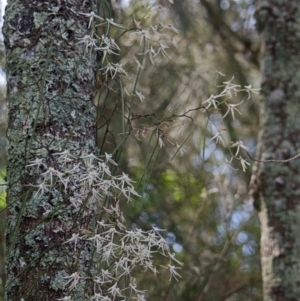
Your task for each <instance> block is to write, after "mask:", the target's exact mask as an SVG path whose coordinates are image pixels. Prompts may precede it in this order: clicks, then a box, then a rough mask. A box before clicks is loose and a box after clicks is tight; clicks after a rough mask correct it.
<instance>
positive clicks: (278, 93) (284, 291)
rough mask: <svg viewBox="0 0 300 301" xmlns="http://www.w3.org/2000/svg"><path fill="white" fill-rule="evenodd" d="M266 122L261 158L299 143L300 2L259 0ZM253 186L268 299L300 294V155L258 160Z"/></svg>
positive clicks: (292, 299) (282, 300)
mask: <svg viewBox="0 0 300 301" xmlns="http://www.w3.org/2000/svg"><path fill="white" fill-rule="evenodd" d="M256 17H257V22H258V29H259V31H260V32H261V35H262V44H263V48H264V49H263V54H262V55H263V57H262V63H263V66H262V68H263V69H262V70H263V83H262V94H263V96H264V99H265V101H264V122H263V133H262V136H261V141H260V143H261V147H262V149H261V154H262V155H261V157H260V159H261V160H269V159H274V160H283V159H288V158H290V157H293V156H294V155H296V154H297V153H298V152H299V149H300V140H299V134H300V119H299V116H300V54H299V45H300V34H299V32H300V2H299V1H290V0H268V1H266V0H261V1H258V5H257V13H256ZM252 188H253V192H254V197H255V199H256V200H255V202H256V204H258V206H257V207H259V211H260V212H259V216H260V220H261V227H262V235H261V263H262V271H263V287H264V300H265V301H275V300H276V301H296V300H299V298H300V160H299V159H297V160H293V161H291V162H288V163H278V162H277V163H275V162H264V163H259V166H258V169H257V170H256V172H255V174H254V175H253V179H252Z"/></svg>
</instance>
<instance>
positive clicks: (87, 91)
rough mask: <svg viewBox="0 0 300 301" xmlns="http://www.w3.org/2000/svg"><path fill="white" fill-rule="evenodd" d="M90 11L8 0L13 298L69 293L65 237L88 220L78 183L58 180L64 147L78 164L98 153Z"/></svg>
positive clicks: (79, 296) (79, 5)
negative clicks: (77, 203) (73, 202)
mask: <svg viewBox="0 0 300 301" xmlns="http://www.w3.org/2000/svg"><path fill="white" fill-rule="evenodd" d="M90 11H91V4H90V3H89V1H82V0H49V1H35V0H28V1H16V0H11V1H8V6H7V8H6V16H5V28H4V34H5V39H6V50H7V66H6V68H7V75H8V107H9V120H8V132H7V135H8V139H9V150H8V156H9V157H8V167H7V181H8V191H7V192H8V194H7V202H8V218H7V233H6V235H7V236H6V240H7V248H8V252H7V265H6V270H7V286H6V300H7V301H8V300H9V301H17V300H18V301H20V300H45V301H46V300H49V301H50V300H51V301H54V300H57V299H59V298H63V297H64V296H66V295H67V289H66V288H65V285H63V283H65V282H66V281H67V279H68V278H66V275H70V274H71V273H73V272H74V271H76V264H78V262H75V260H74V257H73V253H74V248H72V247H71V246H70V244H64V242H65V241H66V240H68V239H69V238H70V236H71V233H72V231H73V232H75V231H76V229H77V230H78V229H79V228H80V227H82V224H83V223H84V221H82V220H79V219H77V220H76V218H77V217H78V216H77V215H76V213H74V210H72V208H71V206H70V196H72V194H73V192H74V187H73V184H72V183H67V182H64V185H62V182H61V181H59V180H58V177H59V176H58V175H60V174H59V172H60V171H61V170H60V169H61V168H62V166H63V164H64V163H63V162H62V160H61V159H62V157H59V155H57V153H59V152H64V151H65V150H68V151H69V152H70V154H71V155H72V156H73V160H74V161H73V162H74V164H75V165H76V161H78V160H79V159H78V158H80V156H82V154H84V153H86V154H87V153H91V152H93V153H94V152H95V129H94V124H95V109H94V105H93V88H94V87H93V85H94V84H93V83H94V72H93V68H94V57H93V56H92V55H91V54H90V53H88V49H86V45H85V43H81V41H83V40H81V39H82V38H84V37H85V35H86V34H87V32H88V25H89V17H87V16H86V15H84V14H83V13H85V14H88V13H90ZM37 159H42V161H41V162H42V163H41V164H38V162H37V161H35V163H33V162H32V161H34V160H37ZM30 164H34V165H33V166H31V167H28V165H30ZM75 165H74V166H75ZM71 172H72V171H71ZM45 177H47V182H44V183H43V181H44V180H45ZM43 184H44V186H43ZM82 256H83V255H82ZM86 256H87V255H86ZM87 257H88V256H87ZM75 291H76V292H75ZM83 291H84V290H83V288H82V286H80V285H79V286H78V287H77V288H76V289H75V290H73V291H72V295H73V299H72V300H84V295H83ZM68 295H70V292H68Z"/></svg>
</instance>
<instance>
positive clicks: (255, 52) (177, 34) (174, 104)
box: [0, 0, 262, 301]
mask: <svg viewBox="0 0 300 301" xmlns="http://www.w3.org/2000/svg"><path fill="white" fill-rule="evenodd" d="M173 2H174V3H173ZM111 7H112V15H113V18H114V21H115V22H116V23H117V24H122V26H124V27H126V28H133V29H132V31H134V29H136V28H139V27H141V28H142V27H143V28H148V29H149V32H151V31H152V34H153V33H155V32H157V33H159V34H162V39H164V41H162V42H159V43H161V44H159V43H158V44H155V43H154V42H153V43H154V44H155V45H153V48H152V49H153V52H152V50H151V46H150V48H149V49H150V51H148V52H147V53H146V52H145V51H144V50H143V48H142V47H141V45H140V43H139V41H138V39H136V37H134V36H133V35H131V33H130V31H129V33H127V34H125V35H121V34H120V31H118V28H116V29H114V30H113V31H112V33H111V35H112V36H113V37H114V39H115V40H116V41H118V44H119V45H120V51H118V53H119V55H118V56H115V55H111V61H112V62H114V63H115V64H117V63H122V66H123V67H124V70H125V71H124V72H126V74H127V75H128V77H129V78H130V79H131V80H129V81H128V87H127V86H125V90H124V91H125V92H126V89H127V90H129V88H130V85H132V82H134V78H135V76H136V65H137V64H136V60H140V57H141V56H142V57H143V62H142V64H143V68H142V69H141V72H140V73H141V74H140V76H139V80H138V82H137V88H136V95H135V97H134V98H133V109H132V110H133V111H134V113H135V115H134V116H135V118H134V119H132V122H131V129H130V131H131V133H130V136H129V138H128V139H127V141H126V144H124V146H123V147H122V150H121V151H120V150H118V151H117V152H116V150H115V147H116V145H118V144H119V142H120V140H121V139H122V137H120V135H119V133H120V132H122V129H121V127H122V123H121V122H120V114H119V112H118V109H116V108H117V107H118V101H117V100H116V97H115V94H114V93H110V91H109V89H108V90H107V93H106V95H105V97H104V98H103V99H102V100H101V101H102V105H101V114H100V116H101V118H100V119H99V120H98V122H99V129H100V130H99V131H98V140H99V141H98V145H99V146H100V147H101V149H102V153H103V154H104V153H105V152H106V153H114V154H117V155H116V158H117V162H118V164H119V167H120V170H122V171H124V172H125V173H127V174H129V175H130V177H131V178H132V179H133V180H135V181H136V189H137V191H138V192H139V194H140V195H141V196H142V197H140V198H136V199H135V200H134V201H133V202H131V203H129V204H124V205H123V206H122V210H123V212H124V216H125V218H126V222H127V224H128V226H129V227H131V228H136V227H138V228H142V229H148V228H151V227H152V226H155V227H157V228H160V229H165V231H164V232H163V234H162V235H163V236H164V238H165V240H166V242H167V243H168V245H169V247H170V249H171V250H172V252H174V253H175V254H176V258H178V260H180V261H181V262H183V266H182V267H181V269H180V275H181V278H180V279H178V281H176V280H175V279H172V280H171V281H169V275H168V274H167V272H166V273H164V271H160V273H159V274H158V275H157V276H153V275H152V274H148V272H145V273H142V274H139V276H138V277H137V281H138V282H139V284H140V286H141V287H142V288H143V289H147V296H148V297H147V299H148V300H161V299H164V300H170V301H171V300H198V301H200V300H219V301H221V300H224V301H225V300H227V301H229V300H241V301H242V300H254V301H255V300H262V289H261V269H260V258H259V222H258V218H257V216H256V213H255V209H254V207H253V205H252V203H251V201H250V198H249V196H248V185H249V181H250V177H251V165H252V163H253V162H252V161H251V159H250V158H249V157H248V156H247V154H246V151H249V152H250V153H251V154H255V151H256V145H257V135H258V132H259V129H260V127H259V102H260V99H259V96H257V95H256V94H255V93H251V95H250V92H251V91H250V92H249V89H247V87H250V85H251V87H255V88H256V87H259V86H260V79H261V75H260V69H259V68H260V66H259V52H260V40H259V37H258V34H257V33H256V29H255V17H254V14H255V6H254V1H252V0H230V1H229V0H222V1H219V0H215V1H208V0H201V1H196V0H188V1H176V0H174V1H167V0H165V1H138V0H132V1H130V2H128V3H125V2H123V1H114V2H112V5H111ZM155 26H157V27H155ZM155 42H157V41H155ZM157 45H160V47H158V46H157ZM162 46H163V47H162ZM145 53H146V55H144V54H145ZM1 54H2V59H1V66H2V68H3V69H4V68H5V63H4V56H3V55H4V46H3V40H2V44H1ZM141 54H143V55H141ZM233 85H234V88H235V89H232V90H229V92H230V93H231V95H230V100H229V101H228V99H229V98H228V95H226V94H222V91H224V89H226V88H228V87H231V88H232V86H233ZM115 88H116V87H115V86H111V87H110V89H112V90H114V89H115ZM250 90H251V89H250ZM254 92H256V91H254ZM220 94H222V97H220V98H219V99H218V102H217V103H216V104H217V105H216V107H215V106H214V105H213V103H211V102H209V101H207V100H209V99H211V96H212V95H220ZM249 96H251V97H249ZM0 115H1V125H0V129H1V137H0V144H1V153H0V164H1V181H2V183H5V166H6V151H5V149H6V139H5V136H6V134H5V133H6V132H5V127H6V126H5V122H6V106H5V95H3V96H2V101H1V111H0ZM108 120H109V122H108ZM253 156H254V155H253ZM243 160H246V161H243ZM241 163H242V164H241ZM243 163H244V164H243ZM248 163H251V165H248ZM0 189H1V191H0V193H1V195H0V198H1V200H0V205H1V207H2V208H4V207H5V186H4V185H2V186H1V188H0ZM1 214H2V216H1V224H0V226H1V241H0V243H1V251H0V268H1V270H0V276H1V280H2V284H3V283H4V281H5V275H4V254H5V251H4V250H5V244H4V218H5V212H4V211H3V212H1ZM2 292H3V287H2Z"/></svg>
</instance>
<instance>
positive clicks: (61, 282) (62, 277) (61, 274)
mask: <svg viewBox="0 0 300 301" xmlns="http://www.w3.org/2000/svg"><path fill="white" fill-rule="evenodd" d="M68 276H69V275H68V274H67V273H66V271H65V270H61V271H57V272H56V275H55V276H54V277H53V278H52V279H51V280H50V288H51V289H53V290H55V291H58V290H63V289H64V288H65V284H66V282H67V277H68Z"/></svg>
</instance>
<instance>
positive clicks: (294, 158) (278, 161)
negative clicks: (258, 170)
mask: <svg viewBox="0 0 300 301" xmlns="http://www.w3.org/2000/svg"><path fill="white" fill-rule="evenodd" d="M247 155H248V157H249V158H250V159H251V160H253V161H256V162H263V163H266V162H274V163H288V162H291V161H293V160H296V159H298V158H299V157H300V153H299V154H297V155H296V156H294V157H292V158H289V159H286V160H273V159H270V160H257V159H254V158H253V157H252V156H251V155H250V154H249V153H248V152H247Z"/></svg>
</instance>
